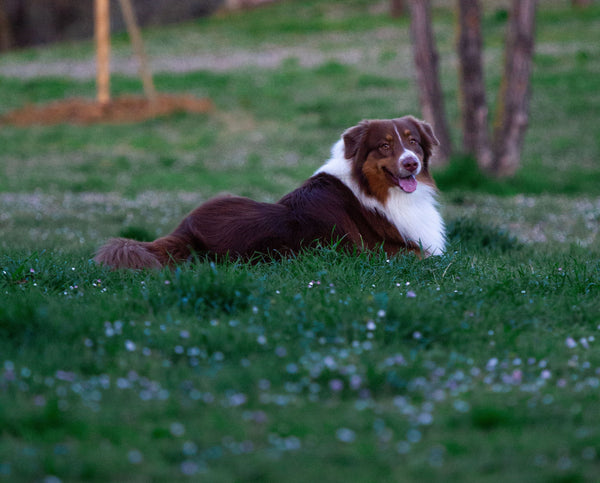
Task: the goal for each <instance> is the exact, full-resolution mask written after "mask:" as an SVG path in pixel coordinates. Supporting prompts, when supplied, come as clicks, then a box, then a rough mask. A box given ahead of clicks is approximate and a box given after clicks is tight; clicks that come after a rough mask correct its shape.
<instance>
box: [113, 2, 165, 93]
mask: <svg viewBox="0 0 600 483" xmlns="http://www.w3.org/2000/svg"><path fill="white" fill-rule="evenodd" d="M119 3H120V4H121V11H122V12H123V18H124V19H125V25H126V26H127V32H128V33H129V38H130V39H131V44H132V47H133V51H134V53H135V55H136V57H137V58H138V61H139V63H140V67H139V68H140V77H141V78H142V84H143V86H144V94H145V95H146V98H147V99H148V100H149V101H150V102H151V103H154V102H155V101H156V89H155V88H154V82H153V81H152V74H151V73H150V69H149V67H148V58H147V57H146V52H145V50H144V43H143V41H142V34H141V33H140V28H139V27H138V24H137V22H136V19H135V13H134V11H133V7H132V5H131V0H119Z"/></svg>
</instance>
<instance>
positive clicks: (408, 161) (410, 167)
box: [402, 156, 419, 173]
mask: <svg viewBox="0 0 600 483" xmlns="http://www.w3.org/2000/svg"><path fill="white" fill-rule="evenodd" d="M402 167H403V168H404V169H405V170H406V171H408V172H410V173H413V172H415V171H416V170H417V168H418V167H419V162H418V161H417V160H416V159H415V158H413V157H412V156H409V157H407V158H405V159H403V160H402Z"/></svg>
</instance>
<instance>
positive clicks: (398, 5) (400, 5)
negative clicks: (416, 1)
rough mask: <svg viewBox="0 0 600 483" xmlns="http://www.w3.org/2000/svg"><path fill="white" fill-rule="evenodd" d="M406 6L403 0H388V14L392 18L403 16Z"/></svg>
mask: <svg viewBox="0 0 600 483" xmlns="http://www.w3.org/2000/svg"><path fill="white" fill-rule="evenodd" d="M405 13H406V8H405V5H404V0H391V2H390V15H391V16H392V17H394V18H398V17H404V14H405Z"/></svg>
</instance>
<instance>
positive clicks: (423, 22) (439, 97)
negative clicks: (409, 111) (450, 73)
mask: <svg viewBox="0 0 600 483" xmlns="http://www.w3.org/2000/svg"><path fill="white" fill-rule="evenodd" d="M409 5H410V13H411V22H410V30H411V36H412V41H413V52H414V57H415V67H416V75H417V85H418V90H419V99H420V101H421V109H422V113H423V117H424V118H425V120H427V121H428V122H429V123H431V124H432V125H433V129H434V131H435V134H436V136H437V138H438V139H439V141H440V146H439V148H438V149H437V152H436V159H437V161H438V162H439V163H440V164H446V163H447V162H448V158H449V157H450V153H451V152H452V145H451V139H450V131H449V129H448V124H447V122H446V112H445V109H444V96H443V92H442V87H441V85H440V76H439V72H438V53H437V50H436V48H435V40H434V36H433V31H432V27H431V25H432V23H431V8H430V2H429V0H410V2H409Z"/></svg>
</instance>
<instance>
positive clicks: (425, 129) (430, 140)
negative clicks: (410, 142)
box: [407, 116, 440, 158]
mask: <svg viewBox="0 0 600 483" xmlns="http://www.w3.org/2000/svg"><path fill="white" fill-rule="evenodd" d="M407 117H408V118H409V119H410V120H411V121H412V122H413V123H415V125H416V126H417V130H418V131H419V135H420V136H421V146H422V148H423V150H424V151H425V154H426V157H427V158H430V157H431V155H432V154H433V147H434V146H439V145H440V142H439V140H438V138H437V137H435V134H434V132H433V128H432V127H431V125H430V124H429V123H427V122H425V121H421V120H420V119H417V118H416V117H413V116H407Z"/></svg>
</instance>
